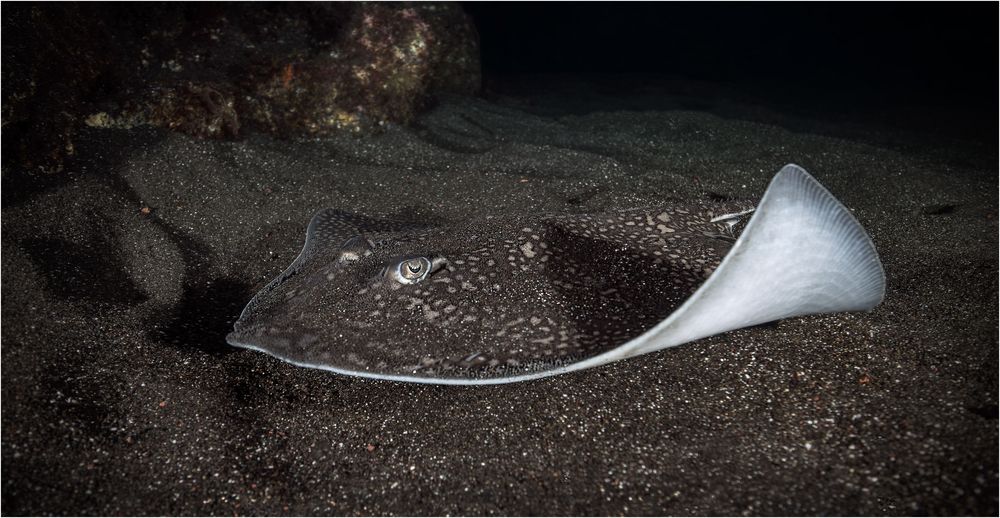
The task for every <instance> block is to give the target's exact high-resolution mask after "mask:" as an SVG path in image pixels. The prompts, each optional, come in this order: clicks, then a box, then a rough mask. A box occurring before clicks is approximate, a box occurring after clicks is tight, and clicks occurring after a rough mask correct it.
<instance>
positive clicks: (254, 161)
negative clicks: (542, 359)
mask: <svg viewBox="0 0 1000 518" xmlns="http://www.w3.org/2000/svg"><path fill="white" fill-rule="evenodd" d="M538 102H539V101H535V102H534V103H529V102H528V101H527V100H525V99H522V98H514V97H501V98H495V99H492V100H490V101H486V100H474V99H458V98H456V99H448V100H445V101H444V102H442V104H440V105H439V106H437V107H436V108H435V109H434V110H432V111H431V112H429V113H428V114H427V115H425V116H424V117H423V118H422V119H421V120H420V121H419V123H418V125H417V126H416V127H415V128H411V129H404V128H396V127H392V128H388V129H387V131H386V132H385V133H384V134H382V135H379V136H374V137H360V136H353V135H346V136H343V137H340V138H335V139H330V140H315V141H312V140H296V141H278V140H274V139H272V138H270V137H264V136H255V135H250V136H247V137H246V138H245V139H244V140H242V141H239V142H216V141H197V140H193V139H191V138H188V137H185V136H182V135H177V134H170V133H165V132H161V131H155V130H151V129H135V130H130V131H126V130H88V132H87V133H86V134H85V138H84V139H83V141H82V142H80V143H79V145H78V155H79V160H78V162H77V164H76V166H75V167H74V168H72V169H73V173H72V174H70V175H66V176H64V177H61V178H59V179H49V180H43V181H38V182H27V183H14V182H8V181H7V180H6V178H8V173H9V172H8V171H5V172H4V175H5V184H4V190H5V192H4V193H3V194H4V208H3V218H2V224H3V254H2V260H3V270H2V273H3V277H2V281H3V290H2V293H3V300H2V302H3V304H2V319H3V320H2V322H3V349H2V351H3V352H2V354H3V356H2V360H3V361H2V375H3V384H2V387H3V393H2V396H3V399H2V401H3V436H2V439H3V457H2V461H3V468H2V469H3V504H2V505H3V509H2V511H3V514H5V515H9V514H78V513H79V514H218V515H229V514H348V515H352V514H375V515H380V514H419V515H424V514H610V515H619V514H697V515H700V514H741V513H746V514H834V515H855V514H877V515H881V514H888V515H898V514H921V513H930V514H994V515H995V514H996V512H997V294H998V290H997V249H998V243H997V235H998V228H997V197H996V192H997V149H996V147H995V145H992V146H993V147H990V145H987V146H976V145H972V144H969V145H965V144H962V143H954V144H953V143H951V142H950V141H944V140H941V141H935V140H933V139H930V141H932V142H934V144H935V145H925V143H926V141H924V140H921V141H919V142H916V141H914V142H911V143H910V145H896V144H898V143H900V142H903V143H906V142H909V141H908V140H907V138H909V137H907V136H906V135H903V136H899V135H895V134H893V135H891V137H892V138H888V139H887V138H886V135H885V133H884V130H882V129H878V130H876V129H869V128H866V127H864V126H860V127H859V126H857V125H855V126H851V127H849V128H848V127H846V126H835V125H834V126H821V125H816V126H809V125H808V124H807V123H806V122H803V120H802V119H792V118H791V117H785V116H783V115H781V114H780V113H770V112H769V113H763V112H761V111H760V110H761V109H758V108H753V109H750V108H748V109H747V110H746V113H749V114H751V115H752V116H751V115H748V116H745V117H736V116H733V115H732V112H731V110H728V109H720V108H716V109H710V108H711V107H708V108H706V107H705V106H701V107H700V108H699V110H701V111H691V106H690V105H689V103H688V104H686V103H684V102H678V103H677V104H676V108H670V107H669V106H666V107H658V108H657V109H656V110H655V111H639V110H636V109H635V107H634V106H626V108H630V109H628V110H626V109H622V108H619V107H614V106H619V105H614V104H602V103H601V102H600V101H599V100H594V99H593V98H591V97H587V98H585V104H586V103H590V104H588V105H586V106H584V108H580V107H579V106H576V107H574V109H573V110H572V111H563V112H562V113H561V114H560V111H559V110H558V109H556V108H554V107H550V106H544V105H542V106H539V105H538ZM607 106H612V108H607ZM685 107H687V109H683V108H685ZM542 114H544V115H542ZM765 115H766V116H765ZM751 119H753V120H758V121H763V120H766V121H767V122H766V123H762V122H752V121H751ZM834 135H840V136H841V137H844V136H846V137H849V138H838V137H837V136H834ZM887 141H892V142H894V143H895V144H893V145H892V146H891V147H888V144H884V143H885V142H887ZM993 142H994V144H995V139H994V141H993ZM788 162H795V163H798V164H800V165H802V166H804V167H805V168H806V169H808V170H809V171H810V172H811V173H812V174H813V175H814V176H815V177H816V178H818V179H819V180H820V181H821V182H822V183H823V184H824V185H826V186H827V187H828V188H829V189H830V190H831V191H832V192H834V193H835V194H836V195H837V196H838V197H839V198H840V199H841V200H842V201H843V202H844V203H845V204H846V205H847V206H848V207H850V208H851V209H853V210H854V213H855V215H856V216H857V218H858V219H859V220H860V221H861V222H862V223H863V224H864V226H865V227H866V228H867V229H868V230H869V231H870V233H871V234H872V236H873V238H874V240H875V243H876V245H877V247H878V250H879V252H880V254H881V256H882V260H883V262H884V265H885V270H886V273H887V276H888V291H887V295H886V301H885V303H884V304H883V305H882V306H880V307H879V308H878V309H876V310H875V311H874V312H872V313H870V314H850V315H843V314H842V315H831V316H820V317H810V318H800V319H792V320H788V321H783V322H780V323H778V324H777V325H771V326H763V327H759V328H754V329H747V330H742V331H738V332H733V333H729V334H726V335H723V336H717V337H714V338H710V339H706V340H702V341H700V342H698V343H694V344H689V345H687V346H683V347H679V348H676V349H671V350H666V351H661V352H658V353H654V354H649V355H646V356H642V357H639V358H633V359H630V360H627V361H623V362H619V363H616V364H613V365H610V366H607V367H603V368H598V369H593V370H589V371H586V372H582V373H577V374H571V375H565V376H559V377H555V378H549V379H544V380H540V381H536V382H529V383H521V384H513V385H505V386H491V387H439V386H422V385H409V384H398V383H390V382H378V381H369V380H361V379H354V378H348V377H342V376H338V375H333V374H330V373H327V372H321V371H315V370H306V369H300V368H296V367H293V366H291V365H287V364H284V363H281V362H279V361H277V360H275V359H273V358H271V357H268V356H265V355H263V354H259V353H255V352H251V351H246V350H238V349H234V348H230V347H228V346H227V345H226V344H225V342H224V339H223V337H224V336H225V334H226V332H227V331H228V330H229V328H230V326H231V322H232V321H233V320H234V319H235V318H236V316H237V315H238V314H239V311H240V310H241V308H242V306H243V304H245V303H246V301H247V300H249V298H250V296H251V295H252V294H253V293H254V292H255V291H256V290H257V289H258V288H260V287H261V286H262V285H263V284H264V283H265V282H266V281H267V280H268V279H269V278H271V277H272V276H274V275H276V274H277V273H279V272H280V271H281V270H282V269H283V268H284V267H285V266H286V265H287V264H288V263H289V262H290V261H291V260H292V259H293V258H294V257H295V256H296V254H297V253H298V251H299V248H300V247H301V244H302V239H303V231H304V228H305V225H306V224H307V222H308V219H309V216H310V215H311V214H312V213H313V212H315V211H316V210H317V209H319V208H323V207H339V208H342V209H347V210H353V211H359V212H363V213H368V214H372V215H384V214H392V213H400V212H406V211H420V212H422V213H429V214H434V215H438V216H441V217H445V218H462V217H471V216H483V215H487V214H503V213H507V212H525V211H537V212H547V213H558V212H586V211H598V210H600V211H604V210H614V209H620V208H630V207H639V206H649V205H654V204H657V203H662V202H664V201H665V200H671V199H684V198H687V197H691V196H705V195H708V193H716V194H721V195H727V196H734V197H750V198H756V197H758V196H759V195H760V194H761V193H762V192H763V189H764V187H765V186H766V184H767V182H768V181H769V180H770V178H771V176H772V175H773V174H774V173H775V172H776V171H777V170H778V169H779V168H780V167H781V166H782V165H784V164H786V163H788Z"/></svg>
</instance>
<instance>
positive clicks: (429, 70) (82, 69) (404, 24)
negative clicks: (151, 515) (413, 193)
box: [3, 3, 481, 172]
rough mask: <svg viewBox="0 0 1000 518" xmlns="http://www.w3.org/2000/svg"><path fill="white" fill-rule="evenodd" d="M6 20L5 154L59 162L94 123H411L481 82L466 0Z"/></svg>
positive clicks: (56, 8)
mask: <svg viewBox="0 0 1000 518" xmlns="http://www.w3.org/2000/svg"><path fill="white" fill-rule="evenodd" d="M7 11H8V12H7V13H5V16H4V20H3V29H4V32H3V33H4V39H3V41H4V45H3V49H4V50H3V52H4V56H3V59H4V65H5V66H4V68H3V84H4V105H3V125H4V129H5V131H4V140H5V142H4V143H5V144H9V147H8V149H16V150H17V152H16V153H10V152H8V153H5V154H4V160H5V164H9V163H10V162H9V161H10V160H16V164H17V165H18V166H20V167H27V168H35V167H39V168H41V169H43V170H45V171H49V172H52V171H59V170H61V169H62V168H63V165H64V161H65V159H66V158H68V157H70V156H72V154H73V152H74V144H73V142H74V136H75V134H76V132H77V131H78V129H79V128H80V127H82V126H83V125H87V126H90V127H97V128H132V127H135V126H137V125H152V126H158V127H162V128H167V129H170V130H174V131H180V132H183V133H187V134H189V135H193V136H196V137H200V138H238V137H239V136H240V135H241V134H242V133H243V132H245V131H246V130H254V131H263V132H268V133H272V134H277V135H282V136H291V135H295V134H310V135H325V134H331V133H334V132H338V131H345V130H346V131H359V130H364V129H372V128H378V127H379V126H381V125H382V124H384V123H386V122H393V123H403V124H405V123H407V122H409V121H410V120H412V119H413V117H414V116H415V114H416V113H418V111H419V110H420V109H421V108H422V107H424V106H426V104H427V103H428V101H429V100H430V99H431V98H432V97H433V96H434V95H436V94H438V93H475V92H478V91H479V88H480V82H481V76H480V65H479V42H478V36H477V33H476V30H475V27H474V26H473V24H472V21H471V19H470V18H469V16H468V15H466V13H465V12H464V11H463V10H462V8H461V7H460V6H458V5H457V4H437V3H434V4H413V5H408V4H376V3H371V4H369V3H364V4H362V3H304V4H292V3H289V4H270V5H266V6H263V7H261V6H257V5H255V6H250V5H242V4H209V5H203V4H154V5H145V6H135V5H128V4H124V5H88V4H52V5H28V6H22V5H12V6H10V7H9V8H8V9H7Z"/></svg>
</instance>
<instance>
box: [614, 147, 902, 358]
mask: <svg viewBox="0 0 1000 518" xmlns="http://www.w3.org/2000/svg"><path fill="white" fill-rule="evenodd" d="M884 296H885V274H884V272H883V270H882V263H881V261H879V257H878V253H877V252H876V251H875V245H874V244H872V241H871V239H870V238H869V237H868V234H867V233H865V230H864V228H862V227H861V224H860V223H858V221H857V220H856V219H854V216H853V215H851V212H850V211H849V210H848V209H847V207H844V205H842V204H841V203H840V202H839V201H837V199H836V198H834V197H833V195H832V194H830V192H829V191H827V190H826V189H825V188H824V187H823V186H822V185H820V184H819V182H817V181H816V180H815V179H814V178H813V177H812V176H810V175H809V173H807V172H806V171H805V170H804V169H802V168H801V167H799V166H796V165H793V164H789V165H787V166H785V167H784V168H782V169H781V171H779V172H778V174H777V175H775V177H774V179H773V180H771V184H770V186H768V188H767V192H765V193H764V197H763V198H762V199H761V201H760V203H759V204H758V206H757V210H756V211H754V214H753V217H752V218H751V219H750V221H749V223H747V226H746V229H745V230H744V231H743V234H742V235H741V236H740V238H739V240H737V242H736V243H735V244H734V245H733V248H732V249H731V250H730V252H729V253H728V254H727V255H726V257H725V258H724V259H723V261H722V263H721V264H720V265H719V267H718V268H717V269H716V271H715V272H714V273H713V274H712V275H711V277H709V279H708V280H707V281H706V282H705V284H703V285H702V286H701V288H699V289H698V291H696V292H695V293H694V295H692V296H691V297H690V298H689V299H688V300H687V301H686V302H685V303H684V304H683V305H682V306H681V307H680V308H679V309H678V310H677V311H675V312H674V313H673V314H672V315H671V316H670V317H668V318H667V319H666V320H664V321H663V322H661V323H660V324H659V325H657V326H656V327H654V328H653V329H651V330H650V331H649V332H647V333H645V334H644V335H643V336H640V337H638V338H636V339H635V340H633V343H632V344H627V345H628V346H629V347H627V349H628V350H626V351H620V352H619V353H620V354H621V357H627V356H635V355H637V354H642V353H646V352H651V351H655V350H658V349H663V348H666V347H671V346H674V345H679V344H682V343H685V342H689V341H691V340H697V339H699V338H704V337H706V336H711V335H714V334H718V333H722V332H725V331H731V330H733V329H739V328H741V327H747V326H752V325H757V324H762V323H765V322H771V321H774V320H779V319H782V318H789V317H795V316H802V315H811V314H816V313H837V312H842V311H866V310H870V309H872V308H874V307H875V306H877V305H878V304H879V303H880V302H881V301H882V299H883V297H884Z"/></svg>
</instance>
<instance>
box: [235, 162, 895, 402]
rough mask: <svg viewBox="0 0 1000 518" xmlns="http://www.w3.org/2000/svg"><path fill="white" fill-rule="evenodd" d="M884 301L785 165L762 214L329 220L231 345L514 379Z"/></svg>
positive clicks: (317, 363) (873, 260) (349, 367)
mask: <svg viewBox="0 0 1000 518" xmlns="http://www.w3.org/2000/svg"><path fill="white" fill-rule="evenodd" d="M884 292H885V278H884V275H883V271H882V265H881V262H880V261H879V258H878V255H877V253H876V251H875V247H874V245H873V244H872V242H871V240H870V239H869V237H868V235H867V234H866V233H865V231H864V229H863V228H862V227H861V225H860V224H859V223H858V222H857V221H856V220H855V219H854V217H853V216H852V215H851V214H850V212H849V211H848V210H847V209H846V208H845V207H844V206H843V205H841V204H840V202H838V201H837V200H836V199H835V198H834V197H833V196H832V195H831V194H830V193H829V192H828V191H827V190H826V189H825V188H823V187H822V186H821V185H820V184H819V183H818V182H817V181H816V180H815V179H813V178H812V177H811V176H810V175H809V174H808V173H806V172H805V171H804V170H803V169H801V168H799V167H798V166H795V165H788V166H785V167H784V168H783V169H782V170H781V171H780V172H779V173H778V174H777V175H776V176H775V177H774V179H773V180H772V181H771V184H770V186H769V187H768V189H767V191H766V192H765V193H764V196H763V198H762V199H761V201H760V203H759V204H758V206H757V207H756V208H754V207H753V206H752V205H749V204H740V203H731V202H718V201H699V202H693V203H684V204H676V205H672V206H669V207H660V208H656V209H644V210H630V211H618V212H614V213H609V214H588V215H555V216H504V217H496V218H486V219H484V220H482V221H463V222H456V223H454V224H448V225H433V226H428V225H418V224H416V223H415V222H410V221H395V220H380V219H375V218H369V217H365V216H361V215H357V214H351V213H347V212H343V211H339V210H333V209H327V210H323V211H320V212H319V213H318V214H316V215H315V216H314V217H313V219H312V221H311V222H310V223H309V228H308V230H307V233H306V243H305V247H304V248H303V249H302V252H301V253H300V254H299V256H298V258H296V259H295V261H294V262H293V263H292V264H291V266H289V267H288V269H286V270H285V271H284V272H283V273H282V274H281V275H279V276H278V277H277V278H276V279H274V280H273V281H271V282H270V283H269V284H267V285H266V286H265V287H264V288H263V289H262V290H261V291H260V292H259V293H258V294H257V295H256V296H255V297H254V298H253V300H251V301H250V303H249V304H248V305H247V307H246V309H244V311H243V313H242V315H241V316H240V318H239V320H238V321H237V322H236V325H235V329H234V330H233V332H232V333H230V334H229V336H228V337H227V340H228V342H229V343H230V344H232V345H235V346H238V347H245V348H248V349H254V350H258V351H262V352H265V353H268V354H270V355H273V356H275V357H277V358H280V359H282V360H284V361H287V362H289V363H293V364H295V365H299V366H303V367H312V368H317V369H324V370H329V371H333V372H337V373H341V374H348V375H355V376H363V377H369V378H380V379H391V380H399V381H410V382H422V383H448V384H487V383H507V382H513V381H523V380H529V379H534V378H541V377H545V376H551V375H554V374H559V373H565V372H570V371H576V370H580V369H585V368H590V367H595V366H599V365H602V364H605V363H608V362H612V361H616V360H620V359H624V358H629V357H632V356H637V355H640V354H644V353H648V352H652V351H657V350H660V349H663V348H666V347H672V346H675V345H679V344H682V343H686V342H690V341H693V340H697V339H699V338H703V337H706V336H710V335H714V334H718V333H722V332H725V331H729V330H733V329H738V328H741V327H747V326H752V325H756V324H761V323H765V322H770V321H774V320H778V319H782V318H789V317H794V316H800V315H807V314H815V313H831V312H840V311H861V310H869V309H871V308H873V307H875V306H876V305H877V304H878V303H879V302H881V300H882V298H883V296H884Z"/></svg>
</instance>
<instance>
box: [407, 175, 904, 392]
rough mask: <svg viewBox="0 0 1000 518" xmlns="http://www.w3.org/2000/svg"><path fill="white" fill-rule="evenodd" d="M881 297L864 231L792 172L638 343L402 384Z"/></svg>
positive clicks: (650, 344)
mask: <svg viewBox="0 0 1000 518" xmlns="http://www.w3.org/2000/svg"><path fill="white" fill-rule="evenodd" d="M884 297H885V273H884V271H883V270H882V262H881V261H880V260H879V257H878V253H877V252H876V251H875V245H874V244H873V243H872V241H871V239H870V238H869V237H868V234H867V233H866V232H865V229H864V228H862V227H861V224H860V223H858V221H857V220H856V219H855V218H854V216H853V215H852V214H851V212H850V211H849V210H848V209H847V207H844V205H843V204H841V203H840V202H839V201H837V199H836V198H834V197H833V195H832V194H830V191H827V190H826V188H824V187H823V186H822V185H820V184H819V182H817V181H816V179H814V178H813V177H812V176H810V175H809V173H807V172H806V171H805V170H804V169H802V168H801V167H799V166H797V165H794V164H789V165H786V166H785V167H783V168H782V169H781V171H779V172H778V174H777V175H775V177H774V179H772V180H771V184H770V185H769V186H768V188H767V191H766V192H765V193H764V197H763V198H761V201H760V203H759V204H758V206H757V208H756V210H755V211H754V212H753V216H752V217H751V219H750V221H749V222H748V223H747V226H746V229H745V230H744V231H743V233H742V235H740V238H739V239H738V240H737V241H736V243H735V244H734V245H733V247H732V249H730V251H729V253H728V254H727V255H726V257H725V258H724V259H723V260H722V262H721V263H720V264H719V267H718V268H717V269H716V270H715V272H714V273H713V274H712V275H711V277H709V278H708V280H707V281H705V284H703V285H702V286H701V287H700V288H698V291H696V292H695V293H694V294H693V295H691V297H690V298H689V299H688V300H687V301H685V302H684V304H683V305H681V307H680V308H678V309H677V311H674V312H673V313H672V314H671V315H670V316H669V317H667V318H666V319H664V320H663V321H662V322H660V323H659V324H657V325H656V326H655V327H653V328H652V329H650V330H649V331H647V332H645V333H643V334H642V335H640V336H638V337H636V338H634V339H633V340H631V341H629V342H626V343H624V344H622V345H621V346H620V347H617V348H615V349H613V350H611V351H608V352H606V353H604V354H600V355H597V356H594V357H593V358H588V359H586V360H583V361H581V362H577V363H573V364H570V365H564V366H562V367H558V368H556V369H553V370H550V371H545V372H537V373H532V374H528V375H523V376H514V377H510V378H502V379H483V380H471V379H464V380H459V379H436V380H421V379H407V380H406V381H420V382H424V383H448V384H492V383H509V382H514V381H525V380H530V379H535V378H542V377H547V376H552V375H555V374H562V373H566V372H572V371H577V370H582V369H588V368H591V367H597V366H600V365H604V364H606V363H610V362H613V361H617V360H621V359H625V358H630V357H632V356H638V355H640V354H645V353H649V352H653V351H658V350H660V349H666V348H668V347H674V346H677V345H681V344H684V343H687V342H691V341H694V340H698V339H700V338H705V337H708V336H712V335H716V334H719V333H724V332H726V331H732V330H734V329H740V328H743V327H749V326H753V325H757V324H763V323H766V322H771V321H774V320H780V319H783V318H790V317H796V316H804V315H812V314H817V313H839V312H844V311H868V310H871V309H873V308H874V307H875V306H877V305H878V304H879V303H880V302H882V299H883V298H884Z"/></svg>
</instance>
